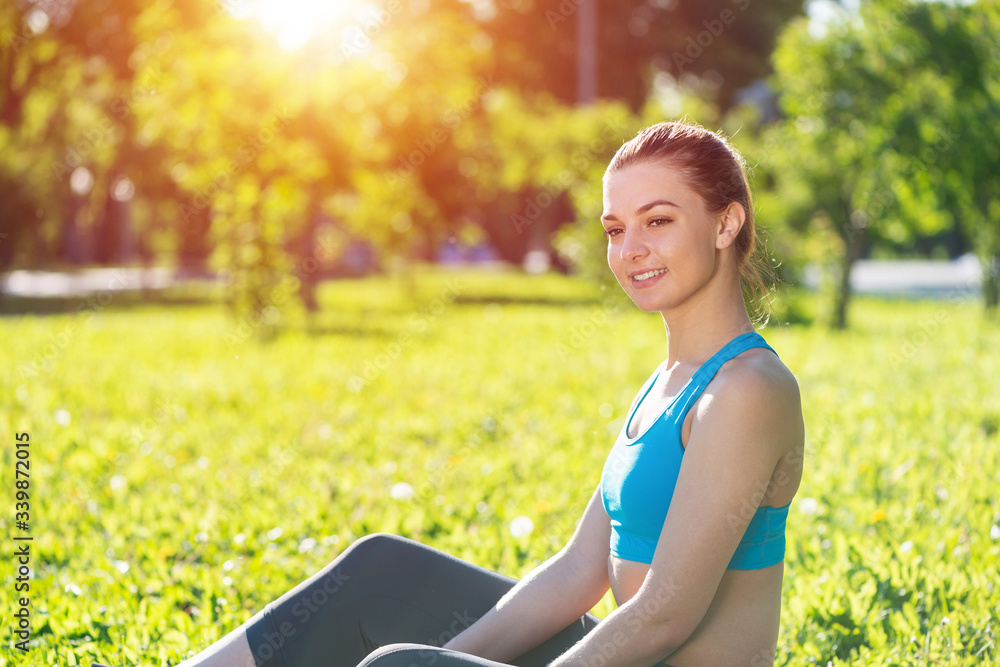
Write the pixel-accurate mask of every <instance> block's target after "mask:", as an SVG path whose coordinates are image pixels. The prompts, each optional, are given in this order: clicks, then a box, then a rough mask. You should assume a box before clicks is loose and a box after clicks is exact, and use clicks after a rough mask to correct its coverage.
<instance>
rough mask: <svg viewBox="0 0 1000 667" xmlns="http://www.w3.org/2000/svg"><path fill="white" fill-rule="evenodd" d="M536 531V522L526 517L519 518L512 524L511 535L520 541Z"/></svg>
mask: <svg viewBox="0 0 1000 667" xmlns="http://www.w3.org/2000/svg"><path fill="white" fill-rule="evenodd" d="M534 529H535V522H534V521H532V520H531V519H529V518H528V517H526V516H519V517H517V518H516V519H514V520H513V521H511V522H510V534H511V535H513V536H514V537H516V538H518V539H520V538H522V537H527V536H528V535H531V531H533V530H534Z"/></svg>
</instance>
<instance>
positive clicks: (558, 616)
mask: <svg viewBox="0 0 1000 667" xmlns="http://www.w3.org/2000/svg"><path fill="white" fill-rule="evenodd" d="M610 539H611V524H610V521H609V520H608V515H607V513H606V512H605V511H604V506H603V505H602V501H601V493H600V487H598V488H597V490H596V491H595V492H594V495H593V496H592V497H591V498H590V502H589V503H588V504H587V509H586V510H585V511H584V513H583V518H582V519H581V521H580V524H579V525H578V526H577V529H576V532H575V533H574V534H573V537H572V538H571V539H570V541H569V542H568V543H567V544H566V546H565V547H564V548H563V549H562V550H561V551H560V552H559V553H557V554H556V555H554V556H552V557H551V558H549V559H548V560H547V561H545V562H544V563H542V564H541V565H539V566H538V567H537V568H535V569H534V570H532V571H531V573H530V574H528V576H526V577H525V578H524V579H522V580H521V581H519V582H518V583H517V584H516V585H515V586H514V588H512V589H511V590H510V591H509V592H508V593H507V594H506V595H504V596H503V598H501V599H500V601H499V602H497V604H496V605H495V606H494V607H493V608H492V609H491V610H489V611H488V612H487V613H486V614H485V615H484V616H483V617H482V618H480V619H479V620H478V621H476V622H475V623H474V624H472V625H471V626H470V627H469V628H468V629H466V630H465V631H464V632H462V633H461V634H459V635H458V636H457V637H455V638H454V639H452V640H451V641H450V642H448V643H447V644H445V646H444V648H449V649H454V650H456V651H463V652H465V653H471V654H473V655H478V656H481V657H484V658H487V659H490V660H496V661H498V662H506V661H509V660H512V659H513V658H516V657H517V656H519V655H521V654H523V653H525V652H527V651H529V650H530V649H532V648H535V647H536V646H538V645H539V644H541V643H542V642H544V641H545V640H547V639H549V638H550V637H552V636H554V635H555V634H556V633H558V632H560V631H561V630H563V629H564V628H566V627H567V626H568V625H569V624H570V623H572V622H573V621H575V620H576V619H578V618H579V617H580V616H583V615H584V614H585V613H587V612H588V611H590V610H591V609H592V608H593V606H594V605H595V604H597V603H598V602H599V601H600V600H601V598H602V597H603V596H604V593H605V592H606V591H607V590H608V588H609V586H610V584H609V582H608V551H609V544H610Z"/></svg>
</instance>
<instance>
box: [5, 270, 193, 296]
mask: <svg viewBox="0 0 1000 667" xmlns="http://www.w3.org/2000/svg"><path fill="white" fill-rule="evenodd" d="M174 273H175V272H174V270H173V269H166V268H150V269H142V268H131V267H111V268H102V269H80V270H79V271H73V272H64V271H11V272H10V273H8V274H6V275H4V276H0V293H3V294H9V295H11V296H19V297H29V298H33V297H43V298H44V297H81V296H89V295H91V294H97V293H100V292H127V291H131V290H141V289H163V288H164V287H169V286H170V285H173V284H174V283H175V282H176V279H175V275H174Z"/></svg>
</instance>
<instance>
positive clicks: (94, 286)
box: [0, 255, 982, 298]
mask: <svg viewBox="0 0 1000 667" xmlns="http://www.w3.org/2000/svg"><path fill="white" fill-rule="evenodd" d="M183 280H184V278H178V276H177V274H176V272H175V271H174V270H173V269H168V268H150V269H143V268H131V267H117V268H115V267H112V268H102V269H81V270H79V271H74V272H57V271H12V272H10V273H8V274H6V275H4V276H0V293H4V294H9V295H12V296H19V297H28V298H35V297H80V296H88V295H91V294H95V293H100V292H123V291H130V290H140V289H162V288H164V287H168V286H170V285H173V284H176V283H177V282H181V281H183ZM804 282H805V285H806V287H809V288H816V287H817V286H818V284H819V271H818V270H817V269H815V267H810V269H809V270H807V271H806V274H805V280H804ZM981 285H982V275H981V271H980V265H979V261H978V260H977V259H976V258H975V257H974V256H972V255H965V256H963V257H960V258H959V259H957V260H954V261H930V260H927V261H925V260H913V261H877V260H861V261H859V262H858V263H857V265H856V266H855V267H854V271H853V272H852V275H851V286H852V287H853V288H854V291H855V292H857V293H863V294H885V295H895V296H943V297H947V296H958V295H967V294H970V293H973V294H974V293H978V292H979V291H980V288H981Z"/></svg>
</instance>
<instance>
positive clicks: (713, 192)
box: [607, 122, 776, 326]
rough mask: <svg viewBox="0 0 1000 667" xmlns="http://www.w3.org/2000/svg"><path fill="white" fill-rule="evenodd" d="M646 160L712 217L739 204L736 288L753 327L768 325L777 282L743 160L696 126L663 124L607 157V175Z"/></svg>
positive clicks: (725, 143)
mask: <svg viewBox="0 0 1000 667" xmlns="http://www.w3.org/2000/svg"><path fill="white" fill-rule="evenodd" d="M649 161H655V162H664V161H666V162H670V163H672V164H674V165H676V166H677V168H678V169H679V170H680V171H681V173H682V174H683V175H684V177H685V179H686V180H687V182H688V184H689V185H690V186H691V187H692V188H693V189H694V190H695V191H696V192H697V193H698V194H699V195H701V198H702V199H703V200H704V202H705V205H706V206H707V208H708V210H709V211H711V212H712V213H722V212H723V211H724V210H726V207H727V206H729V204H731V203H733V202H736V203H738V204H740V205H741V206H743V209H744V210H745V211H746V222H744V223H743V227H742V229H740V232H739V234H738V235H737V236H736V240H735V241H734V242H733V249H734V251H735V252H736V262H737V266H738V267H739V272H740V286H741V287H742V289H743V300H744V303H746V306H747V309H748V310H749V311H750V316H751V318H752V319H753V321H754V323H755V324H757V325H759V326H764V325H766V324H767V320H768V316H769V315H770V311H771V302H770V299H769V298H768V295H769V294H770V292H771V291H772V290H773V289H774V286H775V282H776V279H775V272H774V269H773V268H771V264H770V262H769V261H768V257H767V253H766V252H765V250H764V247H763V244H761V243H759V242H758V238H757V226H756V224H755V222H754V213H753V198H752V196H751V194H750V184H749V182H748V181H747V175H746V165H745V162H744V160H743V156H741V155H740V153H739V151H737V150H736V149H735V148H733V146H732V145H731V144H730V143H729V142H728V141H727V140H726V139H725V137H722V136H721V135H718V134H715V133H713V132H709V131H708V130H706V129H705V128H703V127H701V126H700V125H694V124H689V123H685V122H664V123H657V124H656V125H651V126H649V127H647V128H645V129H644V130H642V131H641V132H639V134H638V135H636V136H635V137H634V138H632V139H631V140H629V141H627V142H625V144H623V145H622V147H621V148H619V149H618V152H617V153H615V156H614V157H613V158H612V159H611V164H609V165H608V169H607V173H611V172H614V171H618V170H619V169H622V168H624V167H628V166H630V165H634V164H638V163H641V162H649Z"/></svg>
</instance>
